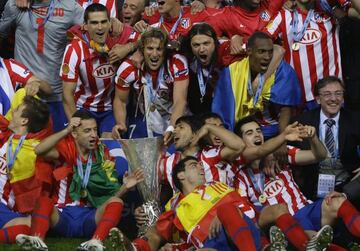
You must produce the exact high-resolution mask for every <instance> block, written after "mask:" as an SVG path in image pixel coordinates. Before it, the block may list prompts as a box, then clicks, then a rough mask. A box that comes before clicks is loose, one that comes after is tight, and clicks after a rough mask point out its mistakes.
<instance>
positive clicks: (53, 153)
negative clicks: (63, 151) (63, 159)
mask: <svg viewBox="0 0 360 251" xmlns="http://www.w3.org/2000/svg"><path fill="white" fill-rule="evenodd" d="M79 125H80V118H71V120H70V122H69V125H68V127H66V128H65V129H63V130H62V131H60V132H57V133H55V134H53V135H51V136H49V137H47V138H45V139H44V140H42V141H41V142H40V143H39V144H38V145H37V146H36V147H35V153H36V154H37V155H40V156H44V157H45V158H47V159H57V158H59V152H58V151H57V150H56V148H55V146H56V144H57V143H58V142H59V141H60V140H61V139H63V138H64V137H66V136H67V135H68V134H69V133H71V132H72V130H73V128H75V127H77V126H79Z"/></svg>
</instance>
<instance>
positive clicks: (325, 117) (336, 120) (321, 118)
mask: <svg viewBox="0 0 360 251" xmlns="http://www.w3.org/2000/svg"><path fill="white" fill-rule="evenodd" d="M339 117H340V111H339V112H338V113H337V114H336V116H335V117H333V118H331V119H333V120H334V121H335V126H336V127H337V126H338V124H339ZM327 119H330V118H328V117H327V116H326V115H325V113H324V112H323V110H322V109H321V110H320V126H322V125H323V124H324V123H325V120H327Z"/></svg>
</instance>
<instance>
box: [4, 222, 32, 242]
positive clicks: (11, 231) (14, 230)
mask: <svg viewBox="0 0 360 251" xmlns="http://www.w3.org/2000/svg"><path fill="white" fill-rule="evenodd" d="M18 234H27V235H29V234H30V227H29V226H27V225H17V226H12V227H6V228H3V229H0V243H15V238H16V236H17V235H18Z"/></svg>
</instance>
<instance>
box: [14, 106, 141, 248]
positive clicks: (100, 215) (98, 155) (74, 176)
mask: <svg viewBox="0 0 360 251" xmlns="http://www.w3.org/2000/svg"><path fill="white" fill-rule="evenodd" d="M35 152H36V153H37V154H38V155H42V156H44V157H45V158H47V159H52V160H55V159H57V160H60V161H61V162H63V163H66V164H65V167H61V168H57V169H55V171H54V177H55V179H56V180H57V185H56V194H55V195H54V202H55V207H54V205H53V200H51V199H48V200H41V201H40V203H39V205H38V207H37V209H35V210H34V213H33V215H32V219H31V225H32V227H31V235H23V234H20V235H18V236H17V237H16V242H17V244H18V245H19V246H21V248H22V249H23V250H48V248H47V246H46V244H45V243H44V241H43V240H44V238H45V235H46V233H47V231H48V229H49V227H51V228H52V229H53V230H54V232H55V233H57V234H58V235H60V236H65V237H86V238H89V237H91V239H90V240H89V241H86V242H84V243H82V244H81V245H80V246H79V247H78V250H94V251H102V250H104V246H103V243H102V241H103V240H104V239H105V238H106V237H107V235H108V233H109V230H110V229H111V228H112V227H115V226H116V225H117V224H118V223H119V221H120V217H121V212H122V209H123V201H122V200H121V199H120V197H121V196H122V195H123V194H124V193H125V192H126V191H127V190H128V189H129V188H131V187H133V186H135V185H136V184H137V183H138V182H141V181H142V180H143V173H142V171H140V170H138V171H135V172H134V173H133V174H132V175H127V174H126V175H125V176H124V182H123V183H124V184H123V185H122V186H121V187H120V185H119V183H118V180H117V175H116V173H115V169H114V166H115V164H114V162H113V160H112V159H111V157H110V156H109V151H108V150H107V149H106V147H105V146H104V145H103V144H101V143H99V142H98V135H97V125H96V121H95V119H94V118H93V117H92V116H91V115H90V114H89V113H87V112H85V111H77V112H75V113H74V115H73V117H72V118H71V120H70V123H69V126H68V127H67V128H65V129H64V130H62V131H60V132H58V133H56V134H53V135H51V136H49V137H48V138H46V139H44V140H43V141H42V142H41V143H40V144H39V145H38V146H37V147H36V149H35Z"/></svg>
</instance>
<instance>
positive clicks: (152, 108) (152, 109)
mask: <svg viewBox="0 0 360 251" xmlns="http://www.w3.org/2000/svg"><path fill="white" fill-rule="evenodd" d="M155 110H156V106H155V105H154V104H153V105H151V106H150V112H154V111H155Z"/></svg>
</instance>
